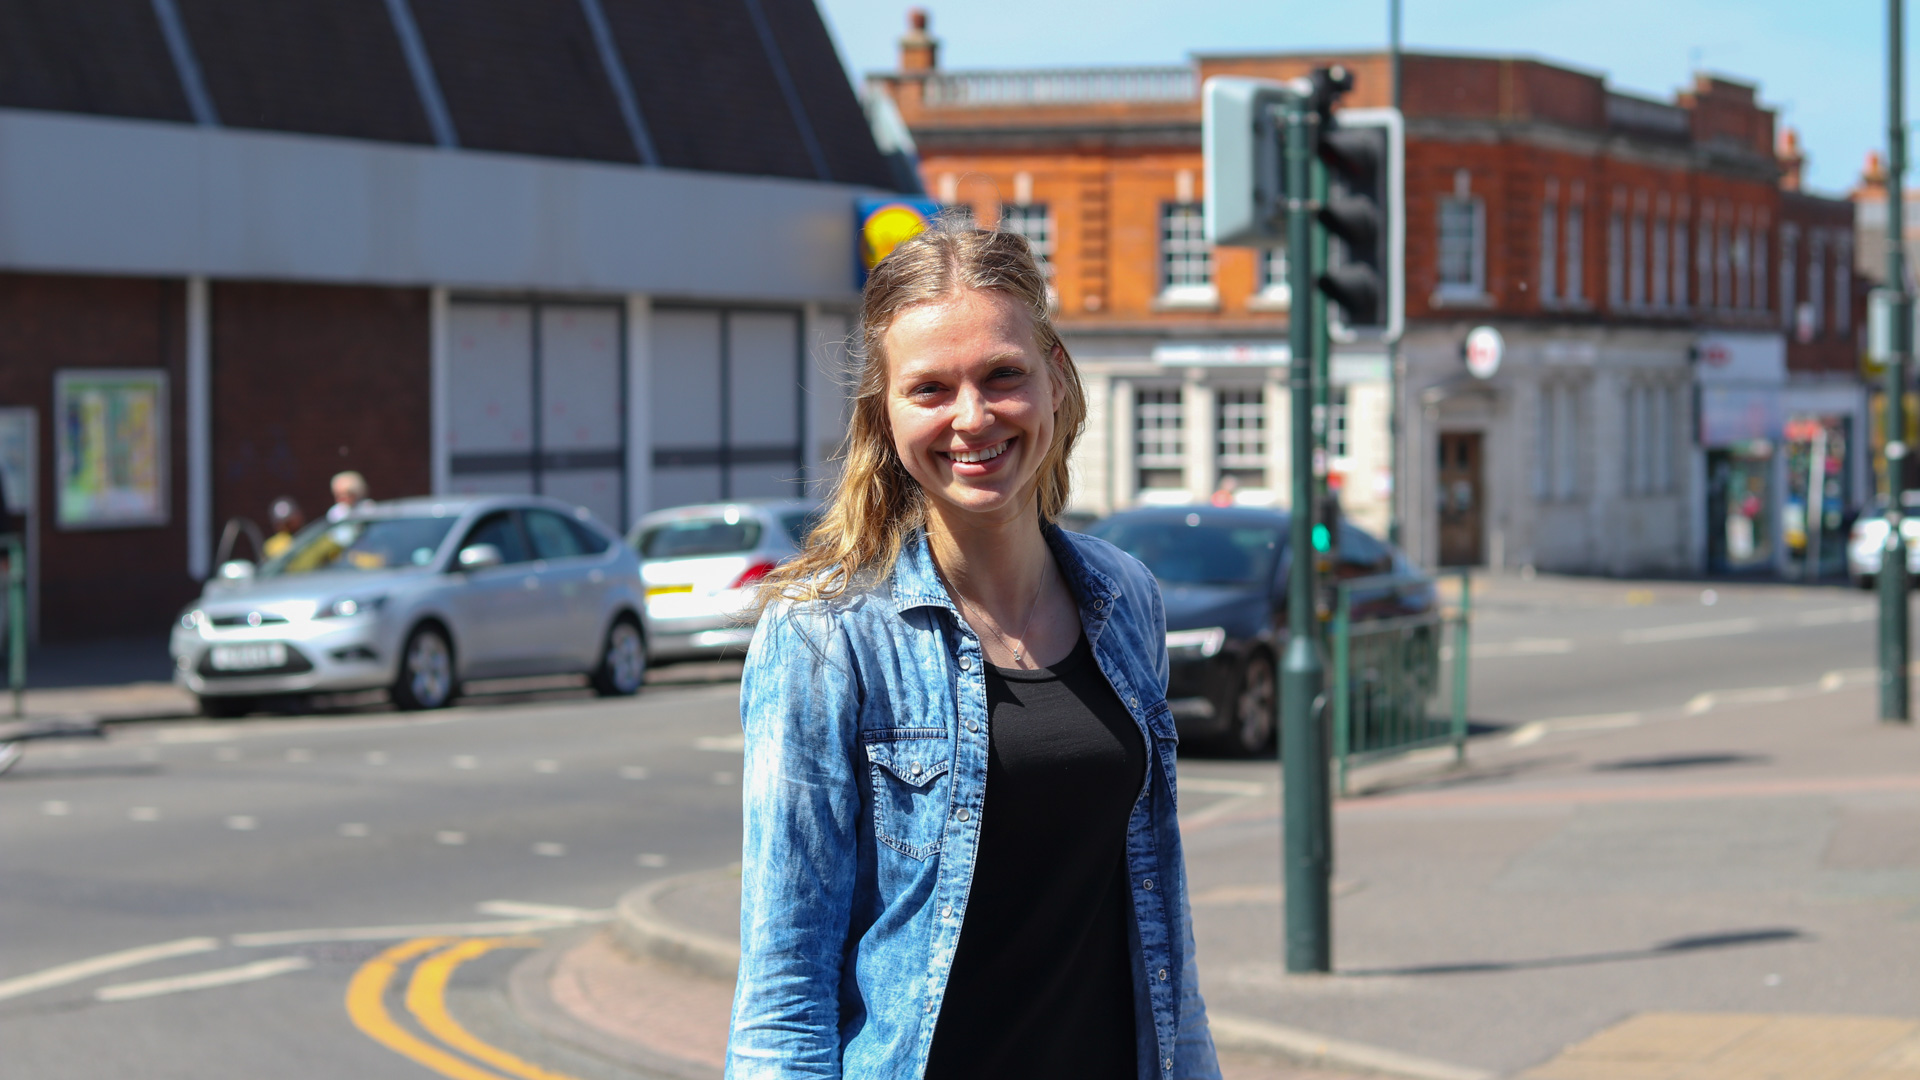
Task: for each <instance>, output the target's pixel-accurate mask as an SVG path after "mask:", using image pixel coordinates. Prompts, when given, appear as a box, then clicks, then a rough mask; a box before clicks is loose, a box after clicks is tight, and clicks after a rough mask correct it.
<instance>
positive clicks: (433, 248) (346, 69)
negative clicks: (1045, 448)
mask: <svg viewBox="0 0 1920 1080" xmlns="http://www.w3.org/2000/svg"><path fill="white" fill-rule="evenodd" d="M0 35H4V36H5V37H6V38H7V40H8V44H9V49H8V53H9V55H10V56H11V57H13V58H14V59H15V60H16V61H19V62H10V63H9V64H8V65H7V66H6V67H4V68H0V145H4V146H6V148H7V151H6V165H7V174H6V183H5V184H4V185H0V478H3V479H4V481H5V489H6V491H7V495H8V498H9V501H10V503H12V504H13V506H14V508H15V509H16V510H23V511H24V512H25V515H26V517H25V526H26V532H27V542H28V554H29V559H28V563H29V567H30V570H31V578H32V581H31V583H32V591H33V600H34V603H33V608H34V617H35V621H36V622H37V625H38V628H39V630H40V631H41V632H42V634H43V635H44V636H45V637H46V638H49V639H55V638H73V637H82V636H105V635H158V634H161V633H163V632H164V630H165V628H166V626H167V625H168V623H169V621H170V620H171V619H172V618H173V617H174V616H175V615H176V613H177V611H178V609H179V607H180V605H182V604H183V603H185V602H186V601H188V600H190V599H191V598H192V597H193V596H194V595H195V593H196V592H197V590H198V581H199V580H200V579H202V578H204V577H206V575H207V574H208V572H209V571H210V569H211V563H212V560H213V558H214V556H215V548H216V544H217V541H218V538H219V537H220V535H221V526H222V524H223V523H225V522H226V521H228V520H229V519H230V518H234V517H241V516H244V517H249V518H253V519H255V520H264V517H265V515H266V513H267V508H268V505H269V503H270V501H271V500H272V499H273V498H274V497H276V496H279V495H291V496H294V497H295V498H297V499H299V500H300V501H301V502H303V503H304V504H305V508H306V510H307V512H308V514H309V515H314V514H318V513H319V512H321V511H323V510H324V509H325V504H326V502H327V499H328V494H327V480H328V478H329V477H330V476H331V475H332V474H333V473H334V472H336V471H339V470H342V469H357V470H359V471H360V472H362V473H364V474H365V475H366V476H367V478H368V479H369V481H370V482H371V484H372V488H373V495H374V497H375V498H376V499H377V498H382V497H397V496H403V495H418V494H427V493H437V492H462V491H541V492H545V493H548V494H553V495H556V496H559V497H562V498H567V499H570V500H572V501H575V502H578V503H580V504H582V505H585V506H587V507H589V508H590V509H592V510H593V511H594V512H595V513H596V514H598V515H600V516H601V517H602V518H603V519H605V520H606V521H607V522H608V523H609V524H611V525H614V526H615V527H619V528H624V527H626V526H627V525H628V524H629V523H630V522H631V521H632V520H634V519H635V518H636V517H637V516H638V515H639V514H640V513H642V512H644V511H645V510H646V509H648V508H649V507H650V506H658V505H672V504H676V503H683V502H689V501H696V500H701V499H711V498H719V497H726V496H750V495H777V494H784V493H793V492H797V491H799V490H801V485H803V484H805V483H807V482H809V481H812V480H815V479H817V478H818V477H819V476H820V475H821V472H822V470H823V468H824V467H825V458H826V456H827V454H828V453H829V452H830V449H831V447H832V446H833V445H834V444H835V442H836V441H837V438H838V434H839V431H840V424H841V420H840V414H839V396H838V394H837V392H836V389H835V388H836V387H837V385H838V384H837V383H836V382H835V381H834V379H833V373H832V372H831V370H829V366H830V361H831V357H830V356H829V355H827V354H826V353H824V352H823V351H822V350H823V349H828V350H829V351H830V348H829V347H830V346H831V344H832V343H834V342H838V341H842V340H843V339H844V338H845V336H846V333H847V329H848V312H849V311H850V310H851V307H852V305H853V304H854V303H855V300H856V297H855V295H854V291H853V282H852V268H853V254H852V253H853V239H852V232H853V208H854V202H855V199H856V198H857V197H859V196H861V195H871V194H875V193H878V192H880V191H883V190H886V189H889V188H891V187H892V186H893V185H894V183H895V180H894V172H893V170H892V168H891V167H890V165H889V163H888V161H887V160H886V159H885V158H884V157H883V155H882V154H881V152H880V151H879V150H878V148H877V147H876V145H875V143H874V139H873V136H872V133H871V131H870V130H869V127H868V124H867V120H866V116H865V114H864V113H863V111H862V109H861V106H860V104H859V102H858V100H857V98H856V97H855V95H854V94H853V92H852V90H851V88H850V87H849V86H848V84H847V81H846V77H845V72H844V69H843V68H842V67H841V65H840V62H839V58H838V57H837V56H836V55H835V52H834V49H833V46H832V43H831V40H830V39H829V37H828V35H827V31H826V28H825V26H824V25H823V24H822V22H821V20H820V18H819V15H818V12H817V11H816V10H815V9H814V7H813V5H812V4H811V3H810V2H808V0H751V2H748V3H741V4H733V5H699V4H694V5H688V4H676V3H668V2H664V0H586V2H584V3H568V4H561V5H553V4H545V3H540V2H537V0H394V2H389V3H380V2H377V0H342V2H337V3H306V4H298V3H278V4H270V5H260V4H255V3H249V2H245V0H162V2H150V0H89V2H88V3H85V4H72V3H68V2H66V0H20V2H17V3H13V4H9V5H6V6H5V7H4V8H0ZM21 58H28V60H30V62H28V60H21ZM823 364H828V365H829V366H823Z"/></svg>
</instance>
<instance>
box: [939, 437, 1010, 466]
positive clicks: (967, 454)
mask: <svg viewBox="0 0 1920 1080" xmlns="http://www.w3.org/2000/svg"><path fill="white" fill-rule="evenodd" d="M1009 441H1011V440H1009ZM1006 452H1007V444H1006V443H1004V442H1003V443H996V444H995V445H993V446H989V447H987V448H986V449H985V450H954V451H950V452H949V453H948V454H947V456H948V457H950V458H952V459H953V460H955V461H960V462H965V463H966V464H968V465H977V464H979V463H980V462H982V461H992V460H993V459H994V458H997V457H999V456H1000V455H1001V454H1004V453H1006Z"/></svg>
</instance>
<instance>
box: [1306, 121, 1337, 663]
mask: <svg viewBox="0 0 1920 1080" xmlns="http://www.w3.org/2000/svg"><path fill="white" fill-rule="evenodd" d="M1321 122H1322V123H1325V119H1324V117H1323V118H1322V121H1321ZM1307 169H1308V176H1309V179H1308V197H1309V198H1311V199H1312V200H1313V203H1314V205H1315V206H1317V207H1318V206H1325V205H1327V190H1328V186H1329V185H1328V181H1327V165H1326V162H1324V161H1321V160H1320V156H1319V155H1318V154H1314V155H1312V156H1311V158H1310V159H1309V161H1308V163H1307ZM1327 248H1328V244H1327V230H1326V227H1325V226H1324V225H1322V224H1321V223H1320V222H1319V221H1317V220H1316V221H1315V222H1314V224H1313V250H1312V265H1311V267H1309V269H1310V270H1311V271H1312V272H1313V274H1314V275H1315V277H1316V279H1317V278H1318V275H1319V273H1320V272H1321V271H1322V270H1325V269H1326V268H1327ZM1331 313H1332V308H1331V307H1330V306H1329V304H1328V302H1327V294H1326V293H1325V292H1323V291H1322V290H1321V289H1320V288H1319V287H1318V284H1317V281H1316V285H1315V288H1314V289H1313V292H1312V294H1311V298H1310V299H1309V300H1308V301H1307V310H1306V315H1307V317H1308V318H1309V319H1311V320H1312V323H1313V523H1314V525H1315V526H1316V527H1317V528H1316V531H1315V533H1314V539H1315V543H1314V546H1313V554H1314V573H1316V574H1318V575H1320V578H1319V582H1318V583H1319V584H1324V583H1325V582H1326V581H1327V580H1328V579H1329V578H1330V577H1331V576H1332V574H1333V558H1334V550H1335V545H1336V544H1337V543H1338V539H1337V538H1336V537H1335V536H1334V530H1335V529H1337V528H1338V524H1337V523H1336V522H1335V521H1334V520H1333V515H1332V514H1329V513H1328V512H1327V507H1328V505H1329V503H1328V489H1329V487H1330V486H1331V484H1332V475H1333V447H1332V443H1333V372H1332V370H1331V368H1332V365H1333V324H1332V323H1331V322H1329V321H1328V317H1329V315H1330V314H1331ZM1318 527H1324V528H1325V529H1326V530H1327V531H1326V533H1325V534H1324V542H1325V546H1324V547H1323V546H1321V542H1320V541H1321V539H1322V534H1321V533H1320V532H1319V531H1318ZM1325 599H1327V598H1325V597H1322V596H1320V595H1319V593H1317V592H1316V593H1315V603H1314V626H1315V630H1316V631H1317V634H1316V638H1317V640H1319V641H1320V642H1321V645H1322V647H1324V646H1325V644H1326V630H1327V628H1328V626H1329V625H1331V623H1330V620H1331V619H1332V618H1333V611H1332V605H1331V604H1322V603H1321V601H1323V600H1325Z"/></svg>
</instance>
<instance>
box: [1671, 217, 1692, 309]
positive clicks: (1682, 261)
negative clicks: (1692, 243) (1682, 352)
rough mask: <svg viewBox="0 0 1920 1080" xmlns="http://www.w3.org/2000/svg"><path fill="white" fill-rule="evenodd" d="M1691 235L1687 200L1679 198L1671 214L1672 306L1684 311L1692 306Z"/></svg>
mask: <svg viewBox="0 0 1920 1080" xmlns="http://www.w3.org/2000/svg"><path fill="white" fill-rule="evenodd" d="M1690 235H1692V233H1691V231H1690V229H1689V222H1688V221H1687V200H1686V199H1684V198H1683V199H1681V200H1680V205H1679V206H1678V207H1676V208H1675V210H1674V214H1673V289H1672V293H1673V307H1674V310H1676V311H1685V310H1687V308H1689V307H1691V306H1692V303H1693V297H1692V295H1691V294H1690V290H1689V287H1688V286H1689V285H1690V283H1691V282H1690V275H1689V274H1688V273H1687V238H1688V237H1689V236H1690Z"/></svg>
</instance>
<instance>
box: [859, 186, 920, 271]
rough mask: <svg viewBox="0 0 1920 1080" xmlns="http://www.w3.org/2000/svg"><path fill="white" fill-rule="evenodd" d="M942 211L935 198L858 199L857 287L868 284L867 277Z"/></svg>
mask: <svg viewBox="0 0 1920 1080" xmlns="http://www.w3.org/2000/svg"><path fill="white" fill-rule="evenodd" d="M939 212H940V204H939V203H936V202H934V201H933V200H932V199H916V198H898V197H896V198H890V199H858V200H855V202H854V229H855V242H856V244H857V246H858V248H859V250H858V251H856V252H855V253H854V272H853V283H854V287H855V288H860V287H862V286H864V285H866V283H867V274H868V273H870V272H871V271H872V270H873V268H874V267H875V266H878V265H879V264H880V260H881V259H884V258H886V257H887V256H888V255H891V254H892V253H893V249H894V248H896V247H898V246H899V244H900V242H901V241H902V240H905V239H907V238H908V237H911V236H913V235H915V234H916V233H918V232H920V231H921V230H922V229H925V228H926V227H927V225H928V223H929V222H931V221H932V220H933V216H934V215H935V214H937V213H939Z"/></svg>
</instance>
